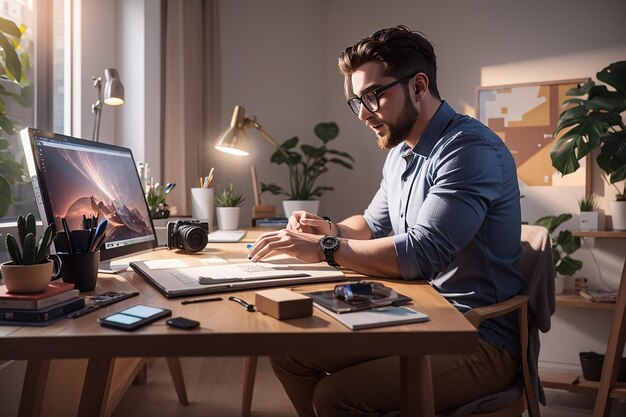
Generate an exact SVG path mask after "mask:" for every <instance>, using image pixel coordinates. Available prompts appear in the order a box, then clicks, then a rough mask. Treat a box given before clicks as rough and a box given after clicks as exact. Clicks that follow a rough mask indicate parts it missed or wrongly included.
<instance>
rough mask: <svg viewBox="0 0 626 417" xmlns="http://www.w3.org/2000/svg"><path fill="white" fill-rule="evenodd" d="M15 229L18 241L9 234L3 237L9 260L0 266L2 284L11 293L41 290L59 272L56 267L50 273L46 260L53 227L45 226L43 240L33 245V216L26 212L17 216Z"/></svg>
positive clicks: (51, 267) (49, 266)
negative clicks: (0, 269) (24, 215)
mask: <svg viewBox="0 0 626 417" xmlns="http://www.w3.org/2000/svg"><path fill="white" fill-rule="evenodd" d="M17 230H18V238H19V241H18V239H16V238H15V237H14V236H12V235H11V234H10V233H9V234H7V238H6V247H7V251H8V252H9V255H10V256H11V261H9V262H5V263H3V264H2V265H1V268H2V278H3V279H4V284H5V285H6V287H7V290H8V291H9V292H13V293H36V292H41V291H44V290H45V289H46V288H47V287H48V284H49V283H50V280H51V279H52V278H56V277H57V276H58V274H59V271H60V268H59V267H57V268H56V269H57V272H56V274H55V273H54V268H53V267H54V262H53V261H52V260H51V259H49V258H48V248H49V247H50V244H52V240H53V239H54V232H53V225H52V224H50V225H48V227H47V228H46V230H45V232H44V234H43V237H41V239H39V242H37V241H36V239H35V236H36V230H35V216H33V215H32V213H29V214H28V215H27V216H26V217H25V218H24V217H23V216H20V217H19V218H18V219H17ZM57 259H58V258H56V257H55V258H54V260H57Z"/></svg>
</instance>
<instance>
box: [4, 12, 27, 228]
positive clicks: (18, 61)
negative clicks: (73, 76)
mask: <svg viewBox="0 0 626 417" xmlns="http://www.w3.org/2000/svg"><path fill="white" fill-rule="evenodd" d="M25 30H26V27H25V26H23V25H21V26H19V27H18V26H17V25H16V24H15V23H14V22H12V21H10V20H8V19H4V18H1V17H0V217H3V216H4V215H5V214H6V213H7V210H8V208H9V206H10V205H11V203H12V198H11V188H10V187H11V185H12V184H15V183H17V182H20V181H22V180H23V179H24V174H25V172H24V169H23V166H22V164H21V163H19V162H17V161H16V160H15V152H14V150H13V149H11V145H10V142H9V141H8V138H9V137H10V136H12V135H15V134H16V130H17V124H18V123H19V122H18V121H17V120H14V119H12V118H11V117H10V116H9V115H8V114H7V100H13V101H15V102H17V103H19V104H21V105H22V106H25V107H30V106H32V88H31V84H30V82H29V81H28V80H27V79H26V76H25V70H26V69H27V68H30V58H29V56H28V54H27V53H26V52H25V51H24V50H23V49H22V48H21V46H20V40H21V38H22V35H23V34H24V31H25Z"/></svg>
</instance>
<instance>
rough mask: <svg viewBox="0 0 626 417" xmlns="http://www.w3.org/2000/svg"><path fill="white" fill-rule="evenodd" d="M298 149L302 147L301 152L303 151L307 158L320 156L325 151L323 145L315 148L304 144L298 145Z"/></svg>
mask: <svg viewBox="0 0 626 417" xmlns="http://www.w3.org/2000/svg"><path fill="white" fill-rule="evenodd" d="M300 149H302V153H304V154H305V155H306V156H308V157H309V158H321V157H322V156H324V154H325V153H326V152H327V150H326V147H325V146H321V147H319V148H316V147H315V146H311V145H306V144H304V145H302V146H300Z"/></svg>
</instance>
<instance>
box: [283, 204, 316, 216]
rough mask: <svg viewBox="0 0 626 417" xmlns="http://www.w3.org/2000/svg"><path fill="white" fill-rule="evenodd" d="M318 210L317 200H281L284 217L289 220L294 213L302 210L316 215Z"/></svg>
mask: <svg viewBox="0 0 626 417" xmlns="http://www.w3.org/2000/svg"><path fill="white" fill-rule="evenodd" d="M319 208H320V202H319V200H283V211H284V212H285V217H287V218H290V217H291V213H293V212H294V211H299V210H304V211H308V212H309V213H313V214H317V212H318V210H319Z"/></svg>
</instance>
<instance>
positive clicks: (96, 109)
mask: <svg viewBox="0 0 626 417" xmlns="http://www.w3.org/2000/svg"><path fill="white" fill-rule="evenodd" d="M92 80H93V86H94V87H95V88H96V91H97V92H98V98H97V100H96V102H95V103H94V104H92V105H91V112H92V113H93V114H95V118H94V120H93V133H92V134H91V139H92V140H93V141H94V142H98V141H99V139H100V118H101V117H102V78H101V77H97V78H96V77H92Z"/></svg>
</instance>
